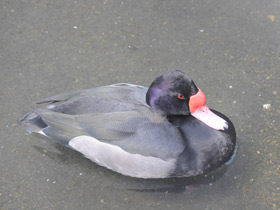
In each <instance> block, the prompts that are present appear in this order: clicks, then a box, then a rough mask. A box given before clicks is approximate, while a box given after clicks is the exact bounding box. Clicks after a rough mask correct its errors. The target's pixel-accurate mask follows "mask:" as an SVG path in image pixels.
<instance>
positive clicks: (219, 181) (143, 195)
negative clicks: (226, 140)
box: [0, 0, 280, 210]
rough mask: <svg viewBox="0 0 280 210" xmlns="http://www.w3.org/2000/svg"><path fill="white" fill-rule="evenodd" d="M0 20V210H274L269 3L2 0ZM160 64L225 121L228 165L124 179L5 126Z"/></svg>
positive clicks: (274, 96)
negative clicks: (55, 98)
mask: <svg viewBox="0 0 280 210" xmlns="http://www.w3.org/2000/svg"><path fill="white" fill-rule="evenodd" d="M0 16H1V18H0V20H1V21H0V24H1V28H0V30H1V36H0V41H1V49H0V59H1V67H0V68H1V71H0V110H1V112H0V113H1V122H0V132H1V138H0V157H1V161H0V174H1V176H0V209H141V210H145V209H161V210H163V209H209V210H210V209H211V210H212V209H213V210H219V209H221V210H227V209H230V210H232V209H257V210H258V209H280V199H279V198H280V178H279V170H280V169H279V168H280V162H279V159H280V156H279V151H280V144H279V129H280V126H279V125H280V123H279V119H280V118H279V113H280V111H279V107H280V106H279V105H280V100H279V82H280V75H279V74H280V73H279V43H280V42H279V31H280V26H279V19H278V18H279V17H280V4H279V2H278V1H277V0H272V1H269V3H267V2H264V1H260V0H257V1H253V0H245V1H241V0H238V1H223V0H218V1H210V0H205V1H191V0H187V1H183V0H177V1H173V0H172V1H159V0H156V1H152V2H151V1H141V2H140V1H130V2H117V1H104V2H101V1H98V2H97V1H96V2H95V1H79V2H76V1H72V0H70V1H67V2H65V1H61V0H56V1H48V3H46V2H40V1H39V2H37V1H30V2H28V1H24V2H21V1H2V2H1V7H0ZM201 30H203V33H202V32H201ZM151 69H152V71H151ZM167 69H181V70H183V71H184V72H186V73H187V74H188V75H189V76H190V77H192V78H193V80H194V81H195V82H196V84H197V86H198V87H199V88H201V89H202V90H203V92H204V93H205V94H206V98H207V104H208V106H209V107H210V108H213V109H216V110H219V111H221V112H222V113H224V114H226V115H227V116H228V117H229V118H230V119H231V120H232V121H233V123H234V125H235V127H236V131H237V142H238V146H239V148H238V152H237V155H236V157H235V159H234V160H233V161H232V163H231V164H230V165H225V166H223V167H221V168H219V169H218V170H216V171H214V172H212V173H211V174H208V175H207V176H200V177H196V178H174V179H160V180H151V179H149V180H143V179H135V178H130V177H125V176H122V175H119V174H116V173H114V172H112V171H110V170H107V169H105V168H103V167H100V166H97V165H96V164H94V163H91V162H90V161H89V160H87V159H85V158H83V157H82V156H81V155H80V154H79V153H77V152H75V151H72V150H70V149H68V148H64V147H62V146H60V145H56V144H52V143H50V142H47V141H46V140H44V139H41V138H38V137H36V136H32V135H27V134H26V133H25V132H24V129H23V128H21V127H19V125H18V124H17V120H18V119H19V118H20V117H21V116H22V115H23V114H24V113H26V112H27V111H29V109H30V107H32V106H34V105H33V104H32V102H33V101H37V100H39V99H41V98H45V97H48V96H51V95H55V94H58V93H62V92H68V91H73V90H80V89H86V88H91V87H96V86H100V85H108V84H113V83H119V82H127V83H134V84H141V85H146V86H148V85H149V84H150V83H151V81H152V80H153V79H154V78H155V77H156V76H157V75H159V74H160V73H161V72H163V71H165V70H167ZM264 104H270V106H269V107H267V108H263V105H264Z"/></svg>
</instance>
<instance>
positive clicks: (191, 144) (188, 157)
mask: <svg viewBox="0 0 280 210" xmlns="http://www.w3.org/2000/svg"><path fill="white" fill-rule="evenodd" d="M212 111H213V112H214V113H215V114H217V115H218V116H220V117H222V118H223V119H225V120H226V121H227V122H228V124H229V128H228V129H227V130H225V131H218V130H214V129H212V128H210V127H209V126H207V125H206V124H204V123H202V122H201V121H200V120H198V119H196V118H194V117H192V116H173V117H169V118H168V119H169V121H170V122H171V123H172V124H173V125H175V126H177V127H178V129H179V130H180V132H181V135H182V137H183V139H184V140H185V149H184V151H183V152H182V153H181V154H180V155H179V158H178V160H177V164H176V169H175V171H174V173H173V176H196V175H199V174H203V173H207V172H209V171H211V170H213V169H215V168H217V167H219V166H221V165H223V164H224V163H225V162H227V161H228V160H229V159H230V158H231V156H232V155H233V152H234V148H235V141H236V133H235V129H234V126H233V124H232V122H231V121H230V120H229V119H228V118H227V117H226V116H224V115H223V114H221V113H219V112H217V111H215V110H212Z"/></svg>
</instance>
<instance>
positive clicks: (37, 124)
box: [18, 111, 48, 136]
mask: <svg viewBox="0 0 280 210" xmlns="http://www.w3.org/2000/svg"><path fill="white" fill-rule="evenodd" d="M18 122H19V123H20V124H21V126H22V127H24V128H25V130H26V132H27V133H28V134H31V133H38V134H41V135H44V136H46V135H45V134H44V132H43V130H44V129H45V128H46V127H48V125H47V124H46V123H45V122H44V121H43V120H42V118H41V117H40V116H39V115H38V114H36V113H35V112H33V111H30V112H28V113H26V114H25V115H23V116H22V117H21V118H20V119H19V120H18Z"/></svg>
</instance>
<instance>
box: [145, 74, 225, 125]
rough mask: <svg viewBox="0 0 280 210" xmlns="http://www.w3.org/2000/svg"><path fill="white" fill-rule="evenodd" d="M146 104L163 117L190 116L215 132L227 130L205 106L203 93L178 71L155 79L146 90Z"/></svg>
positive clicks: (219, 119)
mask: <svg viewBox="0 0 280 210" xmlns="http://www.w3.org/2000/svg"><path fill="white" fill-rule="evenodd" d="M146 102H147V104H149V105H150V106H151V108H152V109H153V110H155V111H157V112H160V113H161V114H163V115H167V116H174V115H192V116H193V117H195V118H197V119H199V120H200V121H202V122H203V123H205V124H206V125H208V126H210V127H211V128H214V129H216V130H225V129H227V128H228V123H227V122H226V121H225V120H224V119H223V118H221V117H219V116H217V115H216V114H214V113H213V112H212V111H211V110H210V109H209V108H208V107H207V106H206V105H205V104H206V97H205V95H204V93H203V92H202V91H201V90H200V89H199V88H197V87H196V85H195V84H194V82H193V81H192V80H191V79H190V78H189V77H188V76H187V75H186V74H185V73H183V72H181V71H179V70H170V71H167V72H165V73H164V74H162V75H161V76H159V77H157V78H156V79H155V80H154V81H153V82H152V84H151V86H150V87H149V89H148V92H147V95H146Z"/></svg>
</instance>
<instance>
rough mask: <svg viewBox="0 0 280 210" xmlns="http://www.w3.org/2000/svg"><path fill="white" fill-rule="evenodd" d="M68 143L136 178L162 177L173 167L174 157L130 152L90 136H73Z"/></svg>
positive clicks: (87, 155)
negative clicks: (159, 156)
mask: <svg viewBox="0 0 280 210" xmlns="http://www.w3.org/2000/svg"><path fill="white" fill-rule="evenodd" d="M69 145H70V146H71V147H72V148H73V149H75V150H77V151H79V152H80V153H82V154H83V155H84V156H86V157H87V158H89V159H90V160H91V161H93V162H95V163H97V164H99V165H101V166H104V167H106V168H109V169H111V170H113V171H116V172H119V173H121V174H124V175H127V176H132V177H138V178H164V177H167V176H168V175H170V173H171V172H172V171H173V170H174V169H175V163H176V159H175V158H173V159H169V160H166V161H165V160H162V159H159V158H156V157H149V156H143V155H139V154H131V153H128V152H126V151H124V150H123V149H121V148H120V147H118V146H115V145H111V144H107V143H104V142H101V141H99V140H97V139H95V138H93V137H91V136H78V137H75V138H73V139H72V140H71V141H70V142H69Z"/></svg>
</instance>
